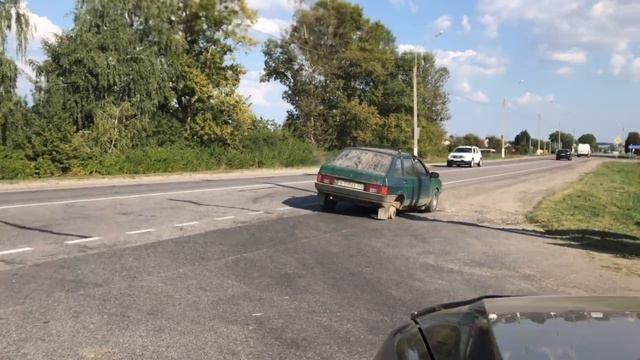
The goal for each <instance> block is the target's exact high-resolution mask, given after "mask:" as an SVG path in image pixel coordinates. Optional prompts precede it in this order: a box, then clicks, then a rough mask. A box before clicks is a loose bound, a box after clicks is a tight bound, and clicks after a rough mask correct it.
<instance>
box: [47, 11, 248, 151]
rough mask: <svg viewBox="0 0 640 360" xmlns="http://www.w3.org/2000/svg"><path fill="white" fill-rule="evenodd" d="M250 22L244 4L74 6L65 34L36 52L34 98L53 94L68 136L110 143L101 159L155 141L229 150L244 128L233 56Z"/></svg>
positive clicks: (245, 116)
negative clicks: (94, 136)
mask: <svg viewBox="0 0 640 360" xmlns="http://www.w3.org/2000/svg"><path fill="white" fill-rule="evenodd" d="M254 19H255V13H254V12H253V11H251V10H250V9H249V8H248V7H247V5H246V2H245V0H230V1H222V0H201V1H188V0H163V1H159V2H158V1H155V0H139V1H135V2H127V1H120V0H80V1H78V4H77V6H76V11H75V17H74V27H73V28H72V29H71V30H70V31H69V32H66V33H64V34H63V35H61V36H59V37H57V38H56V39H55V40H54V41H53V42H49V43H46V44H45V52H46V53H47V55H48V59H47V60H46V61H45V62H44V63H43V64H42V65H41V66H39V68H38V74H39V75H40V84H41V86H39V87H38V89H40V90H41V91H43V92H46V91H48V88H49V87H48V84H53V83H55V84H59V85H60V86H62V90H61V91H58V90H56V92H55V94H56V95H55V96H62V97H63V105H62V106H61V107H60V109H61V111H64V112H65V113H66V114H67V115H68V116H70V117H71V118H73V119H74V123H75V127H76V130H77V131H82V130H88V131H91V130H93V129H94V126H96V127H95V129H96V130H97V129H102V130H101V131H103V132H106V133H108V134H112V135H113V136H116V135H117V137H118V139H119V140H117V141H114V142H113V144H114V145H113V146H107V147H104V148H105V149H110V150H116V151H117V150H118V146H117V144H120V145H121V146H120V147H122V148H123V149H126V148H127V146H134V145H135V144H136V143H140V142H143V141H144V139H136V137H142V138H144V137H145V136H148V135H149V134H155V136H158V137H161V138H166V137H167V136H166V135H167V134H161V132H163V131H164V132H167V131H169V132H171V134H170V135H171V136H173V137H174V138H176V139H178V138H180V137H182V136H184V135H187V136H188V137H189V138H190V139H192V140H194V141H196V142H201V143H214V142H215V143H219V144H223V145H233V144H236V143H237V142H238V140H239V139H240V137H241V136H242V134H243V133H244V132H245V130H246V129H247V128H248V127H249V125H250V123H251V121H253V115H252V114H251V112H250V110H249V107H248V104H247V103H246V101H245V100H244V98H242V97H241V96H239V95H238V94H237V87H238V84H239V79H240V76H241V74H242V72H243V69H242V68H241V67H240V66H239V65H238V64H237V63H236V62H235V61H234V59H233V54H234V53H235V51H236V50H237V49H238V47H240V46H249V45H251V44H252V40H251V39H250V38H249V37H248V36H247V35H246V31H247V29H248V26H249V25H250V23H251V22H252V21H253V20H254ZM52 96H53V95H52ZM115 114H117V116H115ZM168 115H169V116H168ZM98 122H100V124H98ZM177 128H180V129H181V131H175V130H176V129H177ZM128 132H129V133H128ZM130 132H133V133H130ZM101 148H102V147H101Z"/></svg>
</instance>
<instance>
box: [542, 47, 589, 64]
mask: <svg viewBox="0 0 640 360" xmlns="http://www.w3.org/2000/svg"><path fill="white" fill-rule="evenodd" d="M542 48H543V49H544V48H546V47H545V46H543V47H542ZM543 54H544V56H545V57H546V58H547V59H550V60H554V61H558V62H563V63H567V64H573V65H577V64H584V63H586V62H587V53H586V52H585V51H584V50H582V49H570V50H556V51H546V50H543Z"/></svg>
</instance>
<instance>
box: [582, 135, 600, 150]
mask: <svg viewBox="0 0 640 360" xmlns="http://www.w3.org/2000/svg"><path fill="white" fill-rule="evenodd" d="M578 143H579V144H589V145H590V146H591V151H597V150H598V141H597V140H596V137H595V135H593V134H583V135H581V136H580V137H579V138H578Z"/></svg>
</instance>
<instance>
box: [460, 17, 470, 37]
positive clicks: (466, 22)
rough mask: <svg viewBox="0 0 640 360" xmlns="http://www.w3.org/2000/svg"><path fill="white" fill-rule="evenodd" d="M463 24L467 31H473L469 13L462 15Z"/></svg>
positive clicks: (463, 28)
mask: <svg viewBox="0 0 640 360" xmlns="http://www.w3.org/2000/svg"><path fill="white" fill-rule="evenodd" d="M460 25H462V30H463V31H464V32H465V33H468V32H469V31H471V23H470V22H469V17H468V16H467V15H464V16H462V21H461V23H460Z"/></svg>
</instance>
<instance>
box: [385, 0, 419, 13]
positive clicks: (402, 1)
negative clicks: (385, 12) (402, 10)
mask: <svg viewBox="0 0 640 360" xmlns="http://www.w3.org/2000/svg"><path fill="white" fill-rule="evenodd" d="M389 2H390V3H391V4H392V5H395V6H404V5H407V6H408V7H409V10H411V12H412V13H415V12H418V5H416V2H415V0H389Z"/></svg>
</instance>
